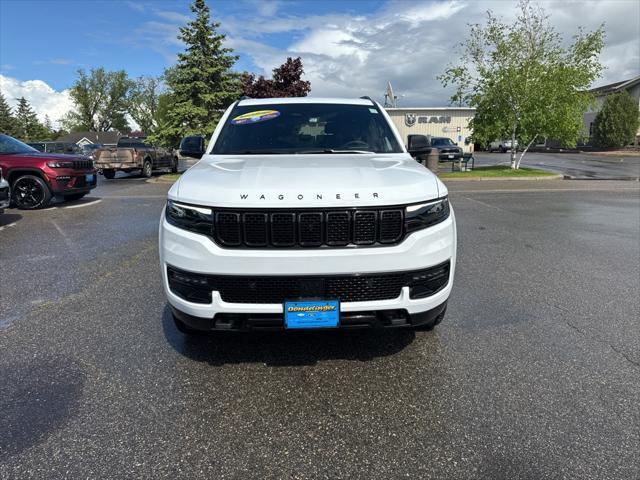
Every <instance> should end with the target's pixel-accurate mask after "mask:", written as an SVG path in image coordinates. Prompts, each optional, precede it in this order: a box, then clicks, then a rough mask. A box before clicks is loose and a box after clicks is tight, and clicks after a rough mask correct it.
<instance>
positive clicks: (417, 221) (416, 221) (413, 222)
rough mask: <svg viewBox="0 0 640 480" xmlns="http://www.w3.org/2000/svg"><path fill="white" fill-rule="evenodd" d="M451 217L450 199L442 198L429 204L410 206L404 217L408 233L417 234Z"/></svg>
mask: <svg viewBox="0 0 640 480" xmlns="http://www.w3.org/2000/svg"><path fill="white" fill-rule="evenodd" d="M448 217H449V199H448V198H446V197H445V198H440V199H438V200H434V201H433V202H429V203H422V204H420V205H409V206H408V207H407V210H406V214H405V216H404V229H405V232H406V233H411V232H415V231H416V230H421V229H423V228H427V227H431V226H432V225H436V224H437V223H440V222H443V221H444V220H446V219H447V218H448Z"/></svg>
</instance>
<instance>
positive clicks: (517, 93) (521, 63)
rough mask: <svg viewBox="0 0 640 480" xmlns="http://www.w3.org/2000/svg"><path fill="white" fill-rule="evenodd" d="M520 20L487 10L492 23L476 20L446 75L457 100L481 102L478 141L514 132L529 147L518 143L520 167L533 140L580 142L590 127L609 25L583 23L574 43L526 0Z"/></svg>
mask: <svg viewBox="0 0 640 480" xmlns="http://www.w3.org/2000/svg"><path fill="white" fill-rule="evenodd" d="M518 8H519V13H518V15H517V17H516V19H515V21H513V22H510V23H503V22H501V21H500V20H499V19H498V18H497V17H496V16H495V15H494V14H493V13H491V12H487V23H486V25H480V24H474V25H471V26H470V27H471V31H470V35H469V38H468V39H467V40H465V41H464V42H463V43H462V44H461V45H460V47H461V56H460V60H459V62H460V63H459V64H454V65H450V66H449V67H448V68H447V69H446V70H445V72H444V74H443V75H441V76H440V77H439V78H440V80H441V81H442V83H443V85H444V86H448V85H450V84H452V85H454V86H455V87H456V90H455V93H454V94H453V96H452V97H451V101H452V103H463V104H467V105H469V106H471V107H475V108H476V115H475V118H474V119H473V120H472V123H471V125H470V126H471V127H472V128H473V136H474V139H476V141H480V142H481V143H487V142H489V141H491V140H494V139H496V138H511V139H512V141H513V142H512V145H514V144H515V141H516V140H517V141H518V142H519V144H520V146H521V147H524V148H523V150H522V153H521V155H520V156H519V158H516V150H515V148H512V150H511V167H512V168H519V167H520V162H521V161H522V158H523V157H524V155H525V153H526V152H527V150H528V148H529V147H530V146H531V145H532V144H533V143H534V142H535V141H536V139H540V138H546V137H548V138H553V139H556V140H559V141H561V142H563V143H565V144H566V145H568V146H575V144H576V141H577V140H578V139H579V138H580V136H581V135H582V133H583V123H582V122H583V121H582V117H583V113H584V111H585V110H586V109H587V108H588V106H589V105H590V104H591V103H592V102H593V96H592V95H591V94H590V93H588V92H587V89H588V88H589V86H590V85H591V83H592V82H593V81H594V80H595V79H596V78H598V76H599V75H600V72H601V71H602V65H601V63H600V60H599V54H600V52H601V51H602V48H603V46H604V30H603V26H601V27H600V28H598V29H597V30H595V31H593V32H585V31H584V30H582V29H579V30H578V32H577V34H576V35H575V36H574V37H573V43H572V44H571V45H569V46H568V47H565V46H564V45H563V42H562V39H561V37H560V35H559V34H558V33H557V32H556V31H555V30H554V28H553V27H552V26H551V25H550V23H549V17H548V16H547V15H546V14H545V13H544V11H543V10H542V8H541V7H538V6H534V5H531V4H530V3H529V2H528V0H521V1H520V3H519V7H518Z"/></svg>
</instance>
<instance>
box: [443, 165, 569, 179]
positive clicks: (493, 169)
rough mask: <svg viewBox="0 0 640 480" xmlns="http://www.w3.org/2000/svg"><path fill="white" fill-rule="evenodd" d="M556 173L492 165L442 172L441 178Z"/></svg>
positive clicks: (539, 175) (547, 174)
mask: <svg viewBox="0 0 640 480" xmlns="http://www.w3.org/2000/svg"><path fill="white" fill-rule="evenodd" d="M551 175H557V174H556V173H552V172H547V171H546V170H538V169H537V168H529V167H520V168H519V169H518V170H513V169H512V168H511V167H510V166H508V165H492V166H489V167H476V168H475V169H473V170H471V171H468V172H440V173H438V176H439V177H440V178H477V177H548V176H551Z"/></svg>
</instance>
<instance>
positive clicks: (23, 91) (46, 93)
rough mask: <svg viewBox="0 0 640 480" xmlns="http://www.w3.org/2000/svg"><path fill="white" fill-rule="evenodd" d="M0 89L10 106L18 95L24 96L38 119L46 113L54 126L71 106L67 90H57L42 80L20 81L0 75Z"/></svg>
mask: <svg viewBox="0 0 640 480" xmlns="http://www.w3.org/2000/svg"><path fill="white" fill-rule="evenodd" d="M0 91H1V92H2V95H4V97H5V98H6V100H7V103H8V104H9V105H10V106H11V107H15V106H16V105H17V103H18V99H19V98H20V97H24V98H26V99H27V100H28V101H29V103H30V104H31V106H32V107H33V109H34V110H35V112H36V113H37V114H38V118H39V119H40V120H44V117H45V115H48V116H49V118H50V119H51V122H52V123H53V125H54V127H58V126H59V120H60V119H61V118H62V117H63V116H64V115H65V114H66V113H67V112H68V111H69V110H71V109H72V108H73V101H72V100H71V97H70V96H69V90H63V91H61V92H58V91H56V90H54V89H53V88H51V87H50V86H49V85H47V84H46V83H45V82H43V81H42V80H27V81H24V82H23V81H20V80H18V79H15V78H12V77H7V76H5V75H0Z"/></svg>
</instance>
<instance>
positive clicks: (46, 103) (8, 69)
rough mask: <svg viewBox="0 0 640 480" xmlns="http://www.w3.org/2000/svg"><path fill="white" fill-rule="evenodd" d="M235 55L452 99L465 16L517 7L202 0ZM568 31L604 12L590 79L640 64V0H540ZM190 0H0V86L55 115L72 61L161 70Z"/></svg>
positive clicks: (365, 86)
mask: <svg viewBox="0 0 640 480" xmlns="http://www.w3.org/2000/svg"><path fill="white" fill-rule="evenodd" d="M207 3H208V5H209V7H210V8H211V12H212V18H213V19H214V20H216V21H219V22H220V31H221V32H222V33H224V34H226V36H227V38H226V46H228V47H231V48H233V49H234V51H235V53H236V54H237V55H239V60H238V62H237V63H236V65H235V67H234V69H236V70H238V71H245V70H246V71H251V72H255V73H258V74H265V75H269V74H270V73H271V70H272V69H273V68H274V67H276V66H278V65H280V64H282V63H283V62H284V61H285V60H286V58H287V56H292V57H296V56H300V57H302V61H303V65H304V68H305V79H307V80H310V81H311V95H313V96H339V97H358V96H362V95H369V96H371V97H372V98H374V99H376V100H378V101H381V102H382V101H383V99H384V92H385V89H386V85H387V82H388V81H390V82H391V84H392V85H393V88H394V90H395V92H396V94H397V95H398V96H399V100H398V104H399V106H406V107H432V106H445V105H448V103H449V97H450V95H451V91H450V90H447V89H445V88H443V87H442V85H441V84H440V81H439V80H438V79H437V78H436V77H437V76H438V75H439V74H441V73H442V72H443V70H444V69H445V67H446V65H447V64H448V63H449V62H454V63H455V62H456V60H457V58H458V51H457V48H456V45H457V44H458V43H459V42H460V41H462V40H464V38H465V37H466V35H467V33H468V29H469V27H468V24H469V23H476V22H483V21H484V19H485V18H486V15H485V13H486V11H487V10H491V11H493V12H494V13H495V14H497V15H499V16H501V17H503V19H504V20H505V21H509V20H511V19H513V18H514V16H515V14H516V8H515V7H516V2H515V1H511V0H490V1H489V0H488V1H476V0H466V1H465V0H448V1H431V0H424V1H419V0H340V1H332V0H323V1H315V0H304V1H298V2H292V1H277V0H272V1H269V0H233V1H226V0H208V2H207ZM539 3H540V4H541V5H542V6H543V7H544V9H545V10H546V12H547V13H548V14H549V16H550V21H551V23H552V24H553V25H554V26H555V27H556V29H557V31H558V32H559V33H560V34H561V35H562V36H563V38H564V40H565V42H567V43H568V42H570V40H571V37H572V36H573V35H574V34H575V33H577V31H578V28H579V27H580V26H582V27H584V28H586V29H587V30H593V29H596V28H597V27H598V26H599V25H600V24H601V23H602V22H604V23H605V31H606V47H605V50H604V52H603V54H602V57H601V60H602V62H603V63H604V65H605V67H606V70H605V71H604V73H603V76H602V77H601V78H600V79H599V80H598V81H596V82H595V84H594V86H598V85H604V84H606V83H611V82H615V81H620V80H625V79H628V78H631V77H633V76H635V75H638V74H639V73H640V1H638V0H611V1H572V0H562V1H551V2H546V1H542V2H539ZM189 4H190V1H189V0H171V1H169V0H146V1H145V0H143V1H135V0H0V91H2V93H3V95H4V96H5V98H7V100H8V101H9V103H10V104H11V105H15V103H16V99H17V98H19V97H20V96H24V97H25V98H27V100H29V101H30V102H31V103H32V105H33V106H34V108H35V109H36V111H37V113H38V114H39V116H40V117H41V118H44V115H45V114H46V115H48V116H49V118H50V119H51V120H53V121H54V123H57V120H58V119H59V118H60V117H62V115H64V113H65V112H67V111H68V110H69V109H70V108H71V107H72V102H71V100H70V97H69V92H68V89H69V87H70V86H71V85H73V82H74V80H75V79H76V76H77V73H76V72H77V70H78V69H79V68H82V69H85V70H89V69H91V68H96V67H104V68H105V69H107V70H118V69H124V70H126V71H127V73H128V74H129V76H131V77H138V76H140V75H150V76H158V75H160V74H162V72H163V71H164V69H165V68H166V67H168V66H171V65H172V64H174V62H175V60H176V55H177V53H178V52H180V51H182V50H183V45H182V44H181V42H180V41H179V40H178V39H177V33H178V27H180V26H182V25H184V24H185V23H186V22H187V21H189V19H190V18H191V17H192V14H191V12H190V10H189Z"/></svg>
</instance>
